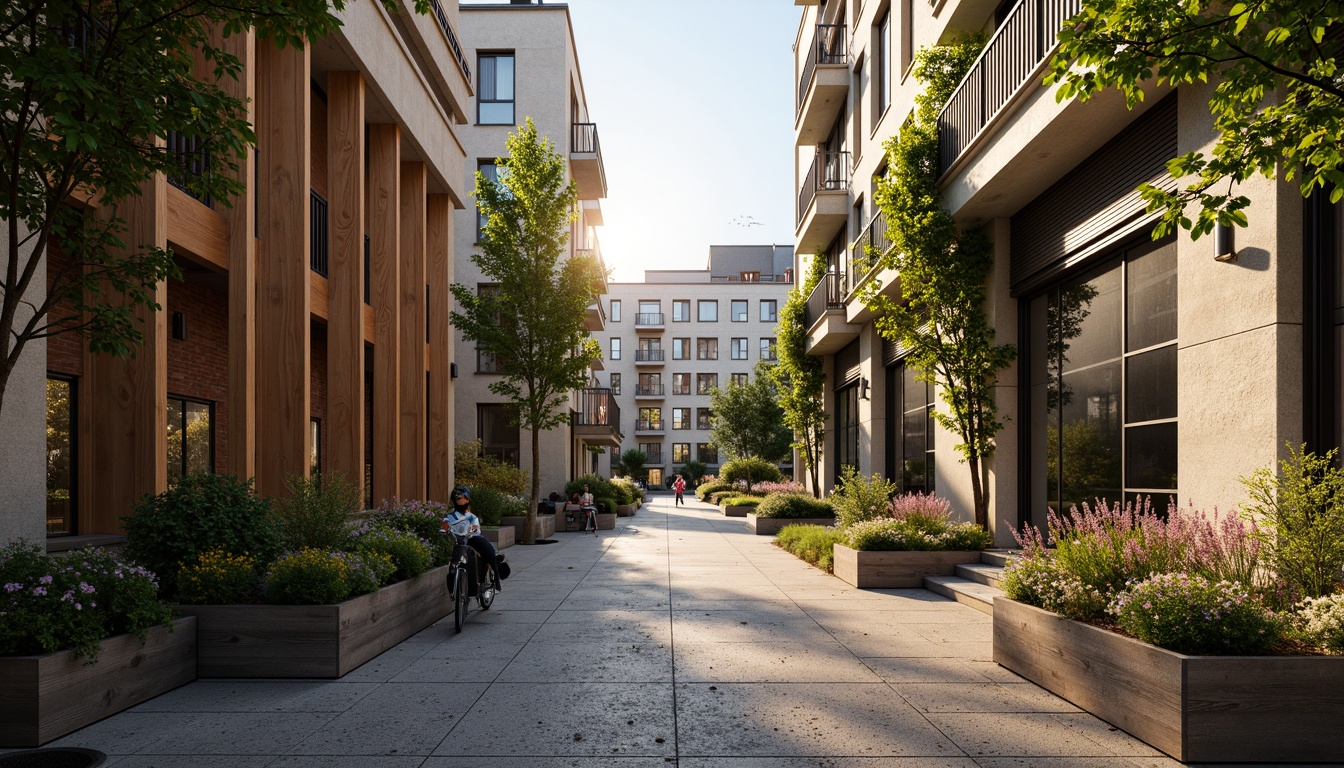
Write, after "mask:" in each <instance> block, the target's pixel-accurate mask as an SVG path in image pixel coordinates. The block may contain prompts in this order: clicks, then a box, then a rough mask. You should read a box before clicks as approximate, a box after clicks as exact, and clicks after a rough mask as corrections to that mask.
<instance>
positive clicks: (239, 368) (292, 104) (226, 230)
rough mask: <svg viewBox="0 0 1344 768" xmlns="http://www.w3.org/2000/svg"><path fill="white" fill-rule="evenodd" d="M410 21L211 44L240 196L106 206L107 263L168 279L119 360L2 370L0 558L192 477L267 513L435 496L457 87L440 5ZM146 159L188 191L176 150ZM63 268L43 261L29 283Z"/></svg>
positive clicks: (38, 355) (455, 53) (369, 14)
mask: <svg viewBox="0 0 1344 768" xmlns="http://www.w3.org/2000/svg"><path fill="white" fill-rule="evenodd" d="M431 7H432V10H433V12H432V13H431V14H428V15H418V14H416V13H414V12H413V11H412V10H411V7H410V5H409V4H401V5H400V6H399V7H398V9H397V10H396V11H388V10H387V9H386V8H384V6H383V5H382V4H380V3H351V4H349V5H348V6H347V7H346V8H345V10H344V11H342V12H341V13H340V14H339V15H340V17H341V19H342V21H343V26H342V27H341V28H340V29H339V30H338V31H337V32H335V33H333V34H332V35H331V36H329V37H327V38H325V39H322V40H316V41H310V42H309V44H308V45H306V46H304V47H303V48H297V47H287V48H283V49H281V48H277V47H276V46H274V45H273V44H272V43H270V42H267V41H262V40H257V39H255V37H254V36H253V35H251V34H247V35H239V36H236V37H234V38H232V39H231V40H230V41H228V43H227V44H228V45H229V46H231V47H232V48H233V50H234V52H235V53H236V54H238V56H239V57H240V58H241V59H242V61H244V62H245V63H246V69H245V70H244V72H243V73H242V76H241V77H240V79H239V81H238V83H237V85H236V95H238V96H241V97H244V98H246V99H249V100H250V102H251V105H252V108H253V110H254V112H253V122H254V124H255V127H256V133H257V136H258V146H257V150H256V151H255V152H252V153H250V154H249V157H248V158H247V159H246V161H245V162H243V163H241V167H242V169H244V173H245V178H244V181H245V184H246V189H245V191H244V192H243V193H242V195H240V196H239V197H238V198H237V199H235V200H233V201H232V205H231V206H230V207H225V206H223V205H220V204H219V202H218V201H211V200H201V199H195V198H193V197H192V196H190V195H189V194H187V193H186V192H184V191H183V189H181V188H179V187H177V186H175V185H174V183H173V182H171V181H170V180H168V179H166V178H164V177H162V176H160V177H159V178H157V179H155V180H154V181H153V182H152V183H150V184H148V185H147V187H146V190H145V193H144V195H143V196H142V197H141V198H139V199H138V200H134V201H129V202H128V203H127V204H126V205H125V206H123V207H122V209H121V215H123V216H124V217H125V218H126V219H127V220H128V222H129V225H130V231H129V233H128V235H129V236H128V240H129V243H128V245H129V246H130V247H135V246H136V245H138V244H142V243H143V244H151V245H158V246H167V247H170V248H172V249H173V251H174V253H175V254H176V257H177V260H178V266H179V267H180V268H181V271H182V279H181V280H172V281H168V282H167V283H165V284H161V285H160V286H159V287H158V288H157V289H156V291H155V300H156V301H157V302H158V303H159V304H160V305H161V306H162V307H163V310H162V311H161V312H157V313H152V314H150V313H143V314H142V317H141V319H142V320H143V322H144V325H143V330H144V335H145V343H144V346H143V347H141V348H139V349H138V350H137V351H136V354H135V356H134V357H133V358H130V359H119V358H115V357H112V356H107V355H90V354H89V353H88V352H87V351H86V350H85V349H84V348H83V346H82V344H81V342H80V339H78V338H77V337H74V336H70V335H65V336H58V337H54V338H52V339H50V341H48V342H47V343H46V344H45V345H42V344H35V345H32V346H30V347H29V348H28V349H27V350H26V351H25V352H24V360H25V362H24V367H23V368H22V369H21V372H20V374H19V376H18V377H17V378H16V379H15V380H11V382H10V384H9V392H10V393H15V397H14V398H13V399H11V400H10V401H9V402H7V403H6V406H7V407H6V413H5V417H4V419H5V424H4V425H3V427H4V429H3V431H4V434H5V436H6V439H5V440H4V441H2V442H0V466H3V467H5V472H4V474H5V475H6V476H7V478H8V479H7V481H6V482H7V483H8V484H7V485H6V487H5V489H4V490H5V491H6V496H5V499H4V501H3V502H0V541H5V540H8V539H10V538H11V537H16V536H22V537H26V538H30V539H37V540H40V539H41V537H43V536H45V535H53V536H56V535H69V534H85V535H90V534H92V535H96V534H115V533H117V532H119V530H120V517H121V516H122V515H126V514H129V513H130V511H131V508H132V505H133V504H134V503H135V502H136V501H137V500H138V499H139V498H140V496H141V495H142V494H145V493H156V492H160V491H163V490H164V489H165V488H166V487H167V486H168V485H169V484H171V483H172V482H174V480H175V479H176V478H177V477H180V476H181V475H183V474H185V473H189V472H199V471H207V472H208V471H215V472H228V473H231V474H235V475H238V476H241V477H255V478H256V488H257V490H258V491H259V492H260V493H261V494H264V495H267V496H274V495H281V494H283V493H284V482H285V480H286V477H287V476H289V475H307V474H309V473H310V472H312V471H315V470H323V471H337V472H341V473H344V474H346V475H347V476H349V477H351V478H354V479H355V480H357V481H358V480H361V479H362V480H363V481H364V482H365V484H366V495H367V496H368V497H369V498H370V499H371V500H372V499H377V498H383V497H390V496H393V495H398V496H402V497H416V498H423V497H428V498H436V499H446V498H447V495H448V492H449V490H450V489H451V484H452V477H453V472H452V444H453V410H452V400H453V383H452V380H451V369H452V351H453V347H452V337H451V334H450V332H449V322H448V320H449V305H448V300H449V298H448V297H449V294H448V286H449V284H450V283H451V282H452V280H453V259H452V258H451V253H452V248H453V242H454V237H453V228H454V226H455V224H456V222H457V219H456V217H454V215H453V211H455V210H461V209H464V208H468V207H469V206H470V197H469V188H468V186H467V184H466V173H465V171H464V166H465V160H466V153H465V151H464V149H463V146H462V138H461V125H462V124H463V123H465V122H466V121H467V120H468V116H469V115H470V114H471V112H472V110H473V108H474V106H473V101H472V97H473V95H474V93H475V90H474V89H475V86H476V82H477V80H476V78H477V76H478V73H477V72H476V69H475V66H476V63H475V62H474V61H472V60H471V59H469V58H468V57H466V56H465V55H464V54H463V51H464V50H465V49H464V47H463V42H462V40H461V38H460V37H459V35H458V30H459V29H460V27H459V21H458V11H457V8H456V6H455V4H453V3H446V4H445V3H442V2H439V0H433V2H431ZM169 145H170V146H172V147H174V148H175V149H177V150H178V151H179V152H181V153H182V154H183V155H184V165H185V164H186V163H185V161H186V159H187V158H188V157H190V158H191V159H192V161H193V162H194V163H195V166H194V167H195V169H196V170H198V171H199V170H205V168H206V166H205V165H203V164H204V163H207V162H208V160H207V159H206V158H204V157H202V155H201V153H199V152H197V148H196V147H194V146H193V143H192V142H191V140H189V139H186V138H183V137H178V136H170V137H169ZM64 258H65V256H64V254H63V253H62V250H61V247H60V244H55V245H53V246H52V247H51V248H50V250H49V252H48V253H47V254H46V264H47V267H48V274H50V273H51V272H52V271H54V267H56V266H58V265H59V263H60V262H61V260H63V259H64ZM49 414H50V418H48V415H49ZM34 457H36V460H34ZM43 457H45V459H46V464H47V466H46V467H45V468H44V467H43V463H44V462H43ZM44 469H45V471H44ZM33 478H35V481H34V480H32V479H33ZM43 478H46V482H43Z"/></svg>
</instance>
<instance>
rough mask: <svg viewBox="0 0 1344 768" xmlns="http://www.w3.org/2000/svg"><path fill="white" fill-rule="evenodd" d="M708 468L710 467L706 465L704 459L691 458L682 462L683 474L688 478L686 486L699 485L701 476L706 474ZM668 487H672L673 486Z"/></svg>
mask: <svg viewBox="0 0 1344 768" xmlns="http://www.w3.org/2000/svg"><path fill="white" fill-rule="evenodd" d="M707 469H708V467H706V466H705V463H704V462H703V461H697V460H696V459H691V460H690V461H688V462H686V463H685V464H682V465H681V476H682V477H683V478H685V480H686V487H687V488H694V487H695V486H697V485H699V484H700V482H701V480H700V478H702V477H704V476H705V470H707ZM668 487H669V488H670V487H671V486H668Z"/></svg>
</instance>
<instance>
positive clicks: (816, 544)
mask: <svg viewBox="0 0 1344 768" xmlns="http://www.w3.org/2000/svg"><path fill="white" fill-rule="evenodd" d="M842 535H843V534H841V533H840V531H839V530H838V529H835V528H828V527H823V526H820V525H786V526H784V528H783V529H781V530H780V532H779V533H778V534H776V535H775V545H776V546H779V547H782V548H784V549H785V550H786V551H788V552H790V553H792V554H793V555H794V556H796V557H798V558H800V559H802V560H805V561H807V562H809V563H811V564H813V565H815V566H817V567H818V568H820V569H822V570H823V571H825V572H827V573H833V572H834V571H835V544H836V543H837V542H839V541H840V539H841V537H842Z"/></svg>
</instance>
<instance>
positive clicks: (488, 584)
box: [477, 566, 495, 611]
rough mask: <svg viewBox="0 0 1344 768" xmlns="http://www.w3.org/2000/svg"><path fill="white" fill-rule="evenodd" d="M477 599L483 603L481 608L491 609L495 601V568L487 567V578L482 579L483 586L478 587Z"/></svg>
mask: <svg viewBox="0 0 1344 768" xmlns="http://www.w3.org/2000/svg"><path fill="white" fill-rule="evenodd" d="M477 600H479V601H480V603H481V610H482V611H488V610H490V606H491V604H493V603H494V602H495V569H493V568H490V567H488V566H487V567H486V569H485V578H483V579H481V586H480V587H479V588H478V589H477Z"/></svg>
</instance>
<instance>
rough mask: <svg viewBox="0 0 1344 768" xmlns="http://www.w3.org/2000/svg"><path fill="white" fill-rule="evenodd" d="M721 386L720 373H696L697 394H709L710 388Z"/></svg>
mask: <svg viewBox="0 0 1344 768" xmlns="http://www.w3.org/2000/svg"><path fill="white" fill-rule="evenodd" d="M718 388H719V374H717V373H697V374H696V375H695V394H697V395H708V394H709V392H710V390H713V389H718Z"/></svg>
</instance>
